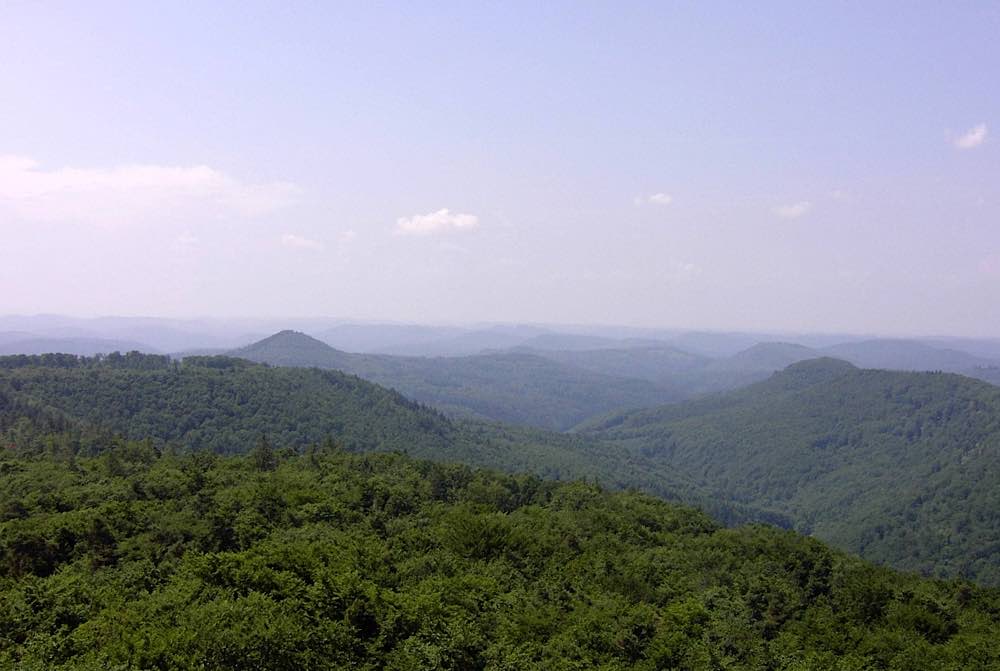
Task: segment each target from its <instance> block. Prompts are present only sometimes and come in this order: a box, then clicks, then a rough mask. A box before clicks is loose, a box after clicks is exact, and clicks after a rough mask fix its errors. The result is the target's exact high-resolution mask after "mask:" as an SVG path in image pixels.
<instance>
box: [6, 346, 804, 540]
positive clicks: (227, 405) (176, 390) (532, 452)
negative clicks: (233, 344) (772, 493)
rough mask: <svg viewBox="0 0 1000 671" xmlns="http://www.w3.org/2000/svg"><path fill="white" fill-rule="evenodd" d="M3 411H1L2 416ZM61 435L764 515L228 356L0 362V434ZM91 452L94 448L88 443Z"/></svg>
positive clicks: (398, 401) (518, 436)
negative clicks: (563, 487) (512, 475)
mask: <svg viewBox="0 0 1000 671" xmlns="http://www.w3.org/2000/svg"><path fill="white" fill-rule="evenodd" d="M5 408H6V409H7V410H8V411H6V412H5ZM26 410H31V412H32V413H34V414H33V415H32V416H35V417H43V418H46V419H45V421H46V425H47V426H51V427H55V428H57V429H62V428H66V427H70V428H72V429H73V430H74V431H75V432H76V434H77V435H78V437H77V438H76V440H77V441H78V443H79V444H80V445H82V446H83V448H84V451H85V452H92V451H93V449H96V447H94V445H95V444H97V443H99V441H100V439H102V438H107V436H109V435H122V436H125V437H127V438H131V439H149V440H151V441H152V443H153V445H154V446H156V447H157V448H158V449H175V450H209V451H213V452H217V453H240V452H245V451H246V450H247V449H249V448H250V447H252V446H254V445H256V444H257V443H258V442H260V441H261V440H264V439H266V440H268V441H269V442H270V443H271V444H273V445H276V446H281V447H289V448H293V449H301V448H304V447H305V446H306V445H309V444H313V443H321V442H328V441H329V442H333V443H335V444H337V445H340V446H342V447H344V448H345V449H348V450H351V451H404V452H407V453H408V454H411V455H414V456H419V457H423V458H428V459H434V460H438V461H455V462H461V463H466V464H471V465H475V466H485V467H490V468H499V469H503V470H506V471H517V472H528V473H535V474H538V475H542V476H545V477H550V478H556V479H573V478H587V479H589V480H592V481H593V480H599V481H601V482H602V483H604V484H606V485H607V486H610V487H614V488H641V489H643V490H645V491H648V492H651V493H653V494H656V495H658V496H661V497H663V498H667V499H674V500H685V501H688V502H691V503H696V504H698V505H700V506H701V507H703V508H704V509H705V510H707V511H708V512H710V513H711V514H713V515H714V516H715V517H717V518H718V519H719V520H722V521H724V522H727V523H739V522H743V521H746V520H762V521H768V522H772V523H776V524H780V525H783V526H787V525H788V524H789V522H788V520H787V519H785V518H784V517H782V516H781V515H779V514H776V513H774V512H767V511H761V510H756V509H754V508H752V507H750V506H743V505H740V504H735V503H732V502H729V503H727V502H719V501H716V500H715V499H714V497H711V496H706V495H704V492H703V490H702V489H701V488H700V487H698V486H696V485H694V484H693V482H692V481H691V480H690V479H689V478H687V477H684V476H679V475H677V474H675V473H674V472H673V470H672V469H669V468H663V467H660V468H652V465H651V464H650V462H649V461H648V460H646V459H644V458H643V457H641V456H637V455H633V454H629V453H627V452H617V451H609V450H608V449H607V448H606V446H605V445H604V444H603V443H601V442H600V441H598V440H595V439H594V438H590V437H585V436H573V435H563V434H556V433H551V432H547V431H543V430H537V429H530V428H525V427H513V426H506V425H502V424H497V423H488V422H456V421H453V420H450V419H448V418H446V417H444V416H443V415H441V414H440V413H438V412H437V411H435V410H433V409H431V408H427V407H425V406H422V405H420V404H418V403H414V402H412V401H409V400H407V399H406V398H403V397H402V396H400V395H399V394H398V393H397V392H395V391H391V390H388V389H384V388H382V387H379V386H378V385H375V384H372V383H370V382H366V381H365V380H361V379H359V378H357V377H354V376H351V375H345V374H343V373H340V372H337V371H330V370H318V369H305V368H281V367H276V368H272V367H269V366H265V365H260V364H253V363H250V362H248V361H245V360H243V359H236V358H229V357H189V358H188V359H185V360H184V362H183V363H178V362H175V361H172V360H170V359H169V358H168V357H165V356H153V355H142V354H138V353H131V354H128V355H118V354H116V355H112V356H109V357H105V358H83V357H75V356H71V355H44V356H38V357H31V356H15V357H2V358H0V430H4V431H6V432H7V434H8V435H9V436H10V437H11V440H12V441H13V442H15V443H17V442H18V435H19V434H18V427H17V423H16V418H17V416H18V413H22V414H23V413H24V412H25V411H26ZM95 441H96V442H95Z"/></svg>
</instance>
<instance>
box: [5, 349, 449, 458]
mask: <svg viewBox="0 0 1000 671" xmlns="http://www.w3.org/2000/svg"><path fill="white" fill-rule="evenodd" d="M0 391H5V392H7V395H8V397H10V398H11V399H20V400H21V402H22V403H27V402H31V403H34V404H36V405H40V406H45V407H49V408H53V409H56V410H58V411H61V412H62V413H64V414H65V416H68V417H72V418H74V419H75V420H79V421H80V422H82V423H84V424H85V425H87V426H90V427H99V428H103V429H106V430H107V431H109V432H114V433H117V434H121V435H124V436H125V437H129V438H137V439H139V438H151V439H155V440H156V441H157V442H159V443H161V444H174V445H176V446H178V447H182V448H185V449H193V450H202V449H207V450H211V451H214V452H220V453H225V452H234V451H244V450H245V449H247V448H246V446H247V445H253V444H256V442H257V441H258V440H260V438H261V436H267V437H268V439H269V440H271V441H272V442H274V443H275V444H278V445H286V446H299V445H305V444H307V443H310V442H321V441H324V440H326V439H328V438H332V439H335V440H336V441H337V442H338V443H340V444H342V445H344V446H345V447H347V448H349V449H356V450H364V449H382V450H411V451H412V452H414V453H428V452H435V453H439V452H442V451H444V450H446V449H447V448H448V446H450V445H453V444H454V443H455V442H456V441H457V431H456V429H455V427H454V425H453V424H452V423H451V422H449V421H448V420H447V419H446V418H444V417H443V416H441V415H440V414H439V413H437V412H435V411H433V410H431V409H429V408H426V407H424V406H421V405H419V404H417V403H414V402H413V401H410V400H408V399H406V398H404V397H403V396H401V395H400V394H398V393H397V392H394V391H391V390H388V389H384V388H382V387H379V386H377V385H374V384H371V383H368V382H365V381H364V380H360V379H358V378H356V377H354V376H351V375H345V374H343V373H339V372H336V371H321V370H315V369H313V370H310V369H286V368H269V367H266V366H261V365H257V364H252V363H249V362H247V361H244V360H242V359H235V358H227V357H190V358H188V359H185V360H184V363H177V362H174V361H171V360H170V359H169V358H168V357H165V356H155V355H143V354H138V353H132V354H129V355H117V354H116V355H112V356H109V357H104V358H85V357H79V358H78V357H74V356H71V355H43V356H38V357H30V356H13V357H2V358H0Z"/></svg>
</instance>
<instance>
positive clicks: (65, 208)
mask: <svg viewBox="0 0 1000 671" xmlns="http://www.w3.org/2000/svg"><path fill="white" fill-rule="evenodd" d="M299 193H300V189H299V188H298V187H297V186H295V185H294V184H291V183H289V182H265V183H256V184H251V183H244V182H241V181H240V180H237V179H235V178H233V177H231V176H229V175H227V174H225V173H222V172H220V171H218V170H215V169H213V168H210V167H208V166H204V165H198V166H168V165H154V164H134V165H122V166H117V167H112V168H74V167H63V168H55V169H45V168H43V167H42V165H41V164H40V163H39V162H38V161H35V160H34V159H31V158H26V157H22V156H0V208H4V209H7V210H8V211H9V212H10V213H12V215H13V216H14V217H18V218H20V219H24V220H29V221H53V222H57V221H68V222H83V223H95V224H98V225H107V226H117V225H123V224H131V223H138V222H141V221H144V220H146V219H149V218H157V217H163V216H165V215H166V214H168V213H169V215H171V216H174V217H176V216H177V215H179V214H186V213H188V212H189V211H192V212H197V213H199V214H210V215H220V214H223V215H224V214H235V215H242V216H259V215H264V214H268V213H270V212H273V211H275V210H277V209H280V208H282V207H284V206H286V205H288V204H290V203H291V202H293V201H294V200H295V198H296V197H297V196H298V195H299Z"/></svg>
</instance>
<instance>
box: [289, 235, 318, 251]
mask: <svg viewBox="0 0 1000 671" xmlns="http://www.w3.org/2000/svg"><path fill="white" fill-rule="evenodd" d="M281 244H282V245H284V246H285V247H289V248H291V249H311V250H314V251H317V252H321V251H323V249H324V248H325V247H326V245H324V244H323V243H322V242H319V241H318V240H310V239H309V238H306V237H303V236H301V235H295V234H294V233H285V234H284V235H282V236H281Z"/></svg>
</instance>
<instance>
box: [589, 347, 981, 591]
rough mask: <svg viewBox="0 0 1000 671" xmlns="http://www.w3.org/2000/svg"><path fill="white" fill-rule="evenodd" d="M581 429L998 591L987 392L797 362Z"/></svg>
mask: <svg viewBox="0 0 1000 671" xmlns="http://www.w3.org/2000/svg"><path fill="white" fill-rule="evenodd" d="M586 433H587V434H588V435H592V436H595V437H599V438H602V439H604V440H608V441H612V442H613V443H615V444H616V445H617V446H618V447H619V448H620V449H628V450H631V451H633V452H634V453H635V454H639V455H643V456H644V457H646V458H648V459H650V460H651V461H654V462H656V463H659V464H661V465H663V466H666V467H669V468H673V469H677V470H679V471H681V472H682V473H684V474H687V475H688V476H690V477H692V478H693V479H695V480H696V481H697V482H698V483H700V484H702V485H704V486H706V487H708V488H711V489H714V490H715V491H716V492H718V493H719V495H720V496H722V497H725V498H728V499H730V500H735V501H739V502H742V503H746V504H749V505H752V506H759V507H764V508H770V509H777V510H779V511H781V512H784V513H786V514H787V515H789V516H790V517H791V518H792V519H793V520H794V521H795V522H796V525H797V528H799V529H800V530H802V531H805V532H808V533H813V534H815V535H816V536H817V537H819V538H823V539H825V540H829V541H831V542H833V543H835V544H836V545H838V546H839V547H842V548H844V549H847V550H849V551H851V552H856V553H859V554H860V555H861V556H864V557H867V558H869V559H872V560H875V561H880V562H886V563H890V564H892V565H894V566H897V567H901V568H905V569H911V570H918V571H922V572H924V573H927V574H933V575H962V576H967V577H970V578H974V579H976V580H979V581H981V582H983V583H988V584H1000V487H998V486H997V483H1000V388H997V387H994V386H992V385H988V384H985V383H982V382H980V381H978V380H973V379H970V378H966V377H962V376H959V375H952V374H945V373H903V372H888V371H878V370H861V369H857V368H854V367H853V366H852V365H850V364H847V363H845V362H842V361H837V360H833V359H818V360H811V361H806V362H802V363H799V364H795V365H793V366H791V367H789V368H788V369H787V370H785V371H784V372H781V373H778V374H775V375H774V376H773V377H771V378H770V379H769V380H767V381H765V382H761V383H758V384H756V385H753V386H751V387H748V388H746V389H742V390H738V391H734V392H729V393H727V394H722V395H718V396H715V397H711V398H707V399H703V400H700V401H693V402H687V403H682V404H677V405H673V406H665V407H662V408H657V409H654V410H646V411H637V412H633V413H626V414H621V415H617V416H614V417H610V418H605V419H604V420H602V421H600V422H596V423H594V424H593V425H591V426H590V427H589V428H588V430H587V432H586Z"/></svg>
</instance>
